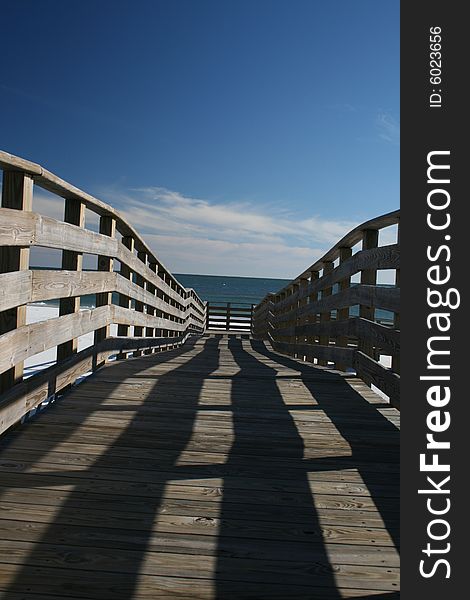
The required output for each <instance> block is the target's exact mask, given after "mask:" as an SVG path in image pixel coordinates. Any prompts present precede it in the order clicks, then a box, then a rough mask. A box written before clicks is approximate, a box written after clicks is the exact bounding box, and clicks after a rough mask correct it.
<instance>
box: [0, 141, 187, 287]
mask: <svg viewBox="0 0 470 600" xmlns="http://www.w3.org/2000/svg"><path fill="white" fill-rule="evenodd" d="M0 169H1V170H3V171H21V172H23V173H26V174H28V175H30V176H31V178H32V179H33V181H34V184H35V185H37V186H38V187H40V188H42V189H44V190H46V191H48V192H51V193H53V194H55V195H57V196H60V197H62V198H67V199H69V198H70V199H74V200H78V201H80V202H83V203H84V204H85V206H86V208H88V209H90V210H91V211H92V212H94V213H96V214H97V215H99V216H101V217H102V216H108V217H112V218H113V219H114V220H115V221H116V228H117V229H118V230H119V232H120V233H121V234H122V235H124V236H129V237H132V238H133V239H134V240H135V248H136V250H137V251H138V252H145V253H146V254H147V255H148V256H151V257H152V258H154V260H155V262H156V263H158V265H159V267H160V268H161V270H162V271H163V272H165V274H166V275H167V276H168V277H170V278H171V279H172V281H173V282H174V283H175V284H176V285H178V286H180V287H181V288H183V289H184V286H183V285H182V284H181V283H180V282H179V281H178V280H177V279H176V277H175V276H174V275H173V274H172V273H171V272H170V271H169V269H167V268H166V267H165V266H164V264H163V262H162V261H161V260H160V259H157V257H156V256H155V254H154V253H153V251H152V249H151V248H150V246H149V245H148V244H147V243H146V242H145V240H144V239H143V238H142V236H141V235H140V234H139V233H138V232H137V230H136V229H135V228H134V227H133V226H132V225H131V224H130V223H128V221H127V220H126V219H125V218H124V217H123V216H122V215H121V214H120V212H119V211H118V210H116V209H115V208H113V207H112V206H110V205H109V204H107V203H106V202H103V201H102V200H99V199H98V198H95V197H94V196H92V195H91V194H88V193H87V192H84V191H83V190H81V189H79V188H77V187H75V186H74V185H72V184H71V183H68V182H67V181H65V180H64V179H61V178H60V177H58V176H57V175H55V174H54V173H51V172H50V171H48V170H47V169H44V167H42V166H41V165H39V164H37V163H34V162H31V161H29V160H26V159H24V158H20V157H19V156H14V155H13V154H9V153H8V152H4V151H3V150H0ZM193 291H194V290H193Z"/></svg>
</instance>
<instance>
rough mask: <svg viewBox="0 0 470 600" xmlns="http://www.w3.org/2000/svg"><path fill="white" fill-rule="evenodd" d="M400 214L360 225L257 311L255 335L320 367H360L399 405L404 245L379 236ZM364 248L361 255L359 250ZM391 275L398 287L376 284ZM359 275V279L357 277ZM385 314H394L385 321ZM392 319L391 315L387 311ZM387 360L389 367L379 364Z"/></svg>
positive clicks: (368, 379)
mask: <svg viewBox="0 0 470 600" xmlns="http://www.w3.org/2000/svg"><path fill="white" fill-rule="evenodd" d="M399 219H400V213H399V211H395V212H392V213H389V214H386V215H383V216H381V217H377V218H376V219H372V220H371V221H368V222H366V223H364V224H363V225H360V226H359V227H356V228H355V229H353V230H352V231H351V232H350V233H348V234H347V235H346V236H345V237H344V238H343V239H342V240H340V241H339V242H338V243H337V244H336V245H335V246H334V247H333V248H332V249H331V250H329V252H327V253H326V254H325V255H324V256H323V257H322V258H321V259H320V260H318V261H317V262H315V263H314V264H313V265H312V266H311V267H309V268H308V269H307V270H306V271H304V272H303V273H302V274H301V275H299V276H298V277H297V278H296V279H294V280H292V282H291V283H290V284H289V285H287V286H286V287H284V288H283V289H282V290H280V291H279V292H277V293H275V294H268V295H267V296H266V297H265V298H264V299H263V300H262V301H261V302H260V304H258V305H257V306H256V307H255V310H254V314H253V335H254V337H257V338H260V339H265V340H269V341H270V342H271V343H272V346H273V348H274V349H275V350H277V351H279V352H282V353H283V354H288V355H290V356H294V357H296V358H300V359H302V360H305V361H308V362H314V363H316V364H319V365H322V366H327V365H331V366H335V367H336V368H337V369H340V370H346V369H354V370H355V371H356V373H357V375H358V376H359V377H360V378H361V379H363V380H364V381H365V382H366V383H367V384H368V385H371V384H373V385H375V386H376V387H377V388H379V390H381V391H382V392H383V393H384V394H386V395H387V396H388V397H389V398H390V402H391V404H392V405H393V406H395V407H397V408H399V402H400V400H399V384H400V377H399V372H400V337H399V322H400V283H399V281H400V280H399V277H400V248H399V228H398V227H397V228H396V232H395V238H396V239H395V241H396V243H393V244H389V245H380V246H379V231H380V230H383V229H384V228H387V227H390V226H392V225H399ZM359 243H361V248H360V249H359V251H357V252H355V253H353V248H354V246H356V245H357V244H359ZM384 269H387V270H392V271H393V279H392V278H390V277H389V279H392V281H393V282H394V283H392V284H391V285H390V284H389V285H378V284H377V273H378V272H379V271H380V270H384ZM356 274H359V278H360V281H359V282H352V281H351V279H352V278H353V277H354V276H355V275H356ZM378 311H382V315H380V314H378ZM383 311H389V313H391V315H390V319H389V320H388V321H387V319H385V318H384V316H383V315H384V313H383ZM385 314H386V313H385ZM380 357H382V358H383V359H386V358H387V357H388V359H389V362H390V365H389V366H386V365H384V364H381V363H380V362H379V360H380Z"/></svg>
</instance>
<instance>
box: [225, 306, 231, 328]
mask: <svg viewBox="0 0 470 600" xmlns="http://www.w3.org/2000/svg"><path fill="white" fill-rule="evenodd" d="M225 329H226V331H230V302H227V314H226V321H225Z"/></svg>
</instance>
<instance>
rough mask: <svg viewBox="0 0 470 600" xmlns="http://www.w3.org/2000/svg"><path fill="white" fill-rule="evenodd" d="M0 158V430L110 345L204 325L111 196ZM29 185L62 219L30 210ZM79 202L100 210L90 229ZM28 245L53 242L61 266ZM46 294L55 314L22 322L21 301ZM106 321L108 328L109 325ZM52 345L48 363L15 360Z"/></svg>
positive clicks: (160, 344)
mask: <svg viewBox="0 0 470 600" xmlns="http://www.w3.org/2000/svg"><path fill="white" fill-rule="evenodd" d="M0 168H1V169H2V170H3V183H2V207H1V208H0V393H1V395H0V433H1V432H2V431H4V430H5V429H7V428H8V427H10V426H11V425H13V424H14V423H15V422H17V421H18V420H19V419H21V418H22V417H23V416H24V415H25V414H26V413H28V412H29V411H31V410H32V409H34V408H35V407H37V406H38V405H39V404H40V403H42V402H43V401H44V400H46V399H48V398H50V397H53V396H54V394H57V393H58V392H59V391H61V390H63V389H64V388H66V387H67V386H69V385H70V384H72V383H74V382H75V381H76V380H77V378H79V377H80V376H82V375H83V374H85V373H87V372H89V371H90V370H95V369H97V368H99V367H100V366H101V365H102V364H104V362H105V361H106V360H107V359H108V358H109V357H110V356H112V355H117V358H118V359H122V358H126V357H127V356H128V355H129V353H132V355H133V356H139V355H140V354H142V353H145V354H148V353H152V352H154V351H157V350H163V349H171V348H174V347H176V346H178V345H180V344H182V343H184V341H185V340H186V339H187V336H188V335H190V334H200V333H202V332H204V330H205V323H206V307H205V303H203V302H202V301H201V300H200V299H199V297H198V296H197V294H196V293H195V291H194V290H192V289H185V288H184V287H183V286H182V285H181V284H180V283H179V282H178V281H177V280H176V279H175V277H173V275H172V274H171V273H170V272H169V271H168V270H167V269H166V268H165V267H164V266H163V264H162V262H161V261H160V260H159V259H158V258H157V257H156V256H155V255H154V254H153V252H152V250H151V249H150V248H149V246H147V244H146V243H145V242H144V240H143V239H142V238H141V237H140V236H139V234H138V233H137V232H136V231H135V229H134V228H133V227H132V226H131V225H130V224H129V223H128V222H127V221H126V220H125V219H124V218H123V217H122V216H121V215H120V214H119V213H118V212H117V211H116V210H114V209H113V208H112V207H111V206H108V205H107V204H105V203H104V202H101V201H100V200H98V199H96V198H94V197H93V196H90V195H89V194H86V193H85V192H82V191H81V190H79V189H78V188H76V187H74V186H72V185H70V184H69V183H67V182H66V181H63V180H62V179H60V178H59V177H57V176H56V175H53V174H52V173H50V172H48V171H46V170H45V169H43V168H42V167H41V166H39V165H37V164H35V163H32V162H29V161H26V160H23V159H21V158H18V157H15V156H12V155H10V154H7V153H5V152H0ZM35 186H38V187H40V188H43V189H44V190H47V191H48V192H52V193H53V194H55V196H56V197H57V200H58V201H60V200H62V201H63V202H64V219H63V220H62V221H60V220H57V219H53V218H51V217H47V216H43V215H41V214H37V213H36V212H34V207H35V202H34V197H33V196H34V194H33V191H34V187H35ZM86 209H88V210H90V211H92V212H93V213H95V214H97V215H99V233H97V232H94V231H91V230H90V229H87V227H86V222H85V210H86ZM32 246H41V247H46V248H53V249H60V250H61V251H62V270H31V269H30V268H29V254H30V248H31V247H32ZM83 254H92V255H96V256H97V257H98V259H97V264H98V266H97V270H96V271H83V270H82V257H83ZM117 266H119V271H118V270H117ZM113 292H115V293H117V294H118V298H119V304H118V305H116V304H113ZM89 294H95V295H96V302H95V304H96V306H95V308H92V309H87V310H81V309H80V297H81V296H84V295H89ZM53 299H55V300H57V299H58V300H59V303H60V305H59V316H58V317H57V318H53V319H49V320H46V321H41V322H37V323H30V324H28V323H27V320H26V306H27V304H28V303H32V302H41V301H47V300H53ZM112 324H117V326H118V330H117V337H112V336H111V335H110V326H111V325H112ZM90 332H94V344H93V345H92V346H91V347H88V348H86V349H85V350H82V351H80V352H77V340H78V338H79V337H80V336H82V335H84V334H87V333H90ZM56 346H57V362H56V364H54V365H52V366H51V367H49V368H48V369H45V370H43V371H41V372H40V373H38V374H36V375H34V376H32V377H30V378H28V379H25V378H24V377H23V366H24V361H25V360H26V359H27V358H29V357H31V356H34V355H36V354H37V353H39V352H42V351H44V350H47V349H49V348H54V347H56Z"/></svg>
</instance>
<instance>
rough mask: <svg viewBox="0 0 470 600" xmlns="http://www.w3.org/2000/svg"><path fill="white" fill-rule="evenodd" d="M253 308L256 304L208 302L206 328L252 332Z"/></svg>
mask: <svg viewBox="0 0 470 600" xmlns="http://www.w3.org/2000/svg"><path fill="white" fill-rule="evenodd" d="M253 308H254V304H241V303H232V302H208V303H207V311H206V315H207V317H206V329H207V330H211V331H230V332H232V333H233V332H239V333H250V332H251V321H252V317H253Z"/></svg>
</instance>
